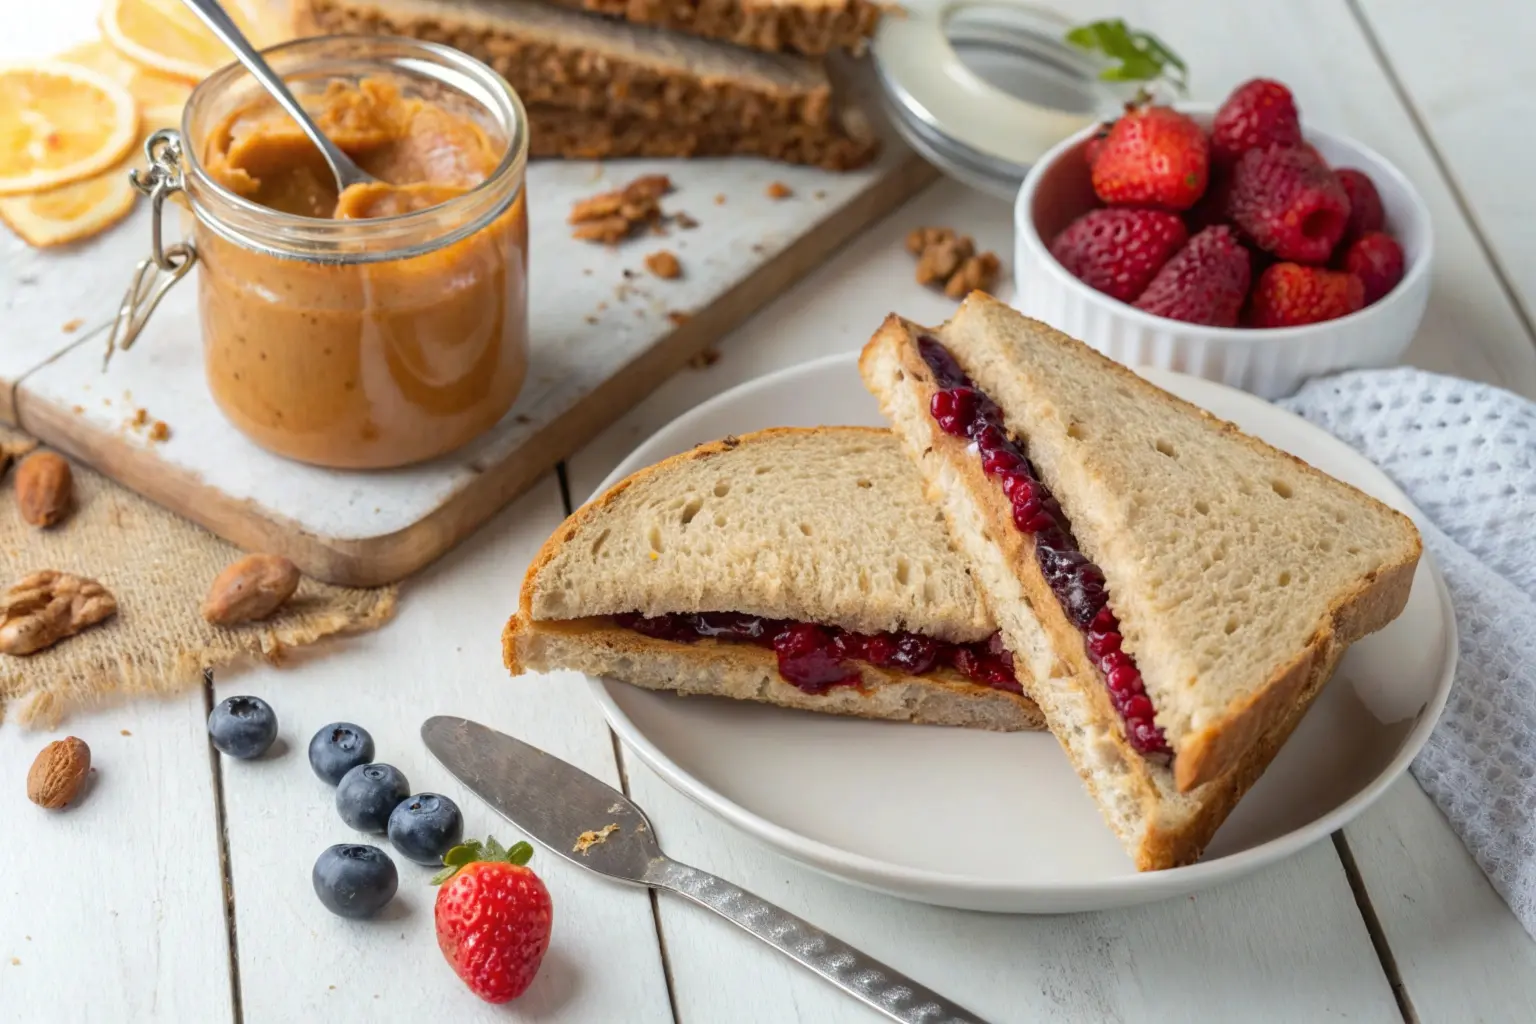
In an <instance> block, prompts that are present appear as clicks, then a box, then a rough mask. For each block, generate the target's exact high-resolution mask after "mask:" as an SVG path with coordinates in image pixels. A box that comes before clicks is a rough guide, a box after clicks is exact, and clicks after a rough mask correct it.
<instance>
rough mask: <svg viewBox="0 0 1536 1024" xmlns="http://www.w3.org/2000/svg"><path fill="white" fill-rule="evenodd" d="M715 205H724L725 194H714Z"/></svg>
mask: <svg viewBox="0 0 1536 1024" xmlns="http://www.w3.org/2000/svg"><path fill="white" fill-rule="evenodd" d="M715 205H716V206H724V205H725V193H724V192H718V193H716V194H715Z"/></svg>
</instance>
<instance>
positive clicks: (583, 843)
mask: <svg viewBox="0 0 1536 1024" xmlns="http://www.w3.org/2000/svg"><path fill="white" fill-rule="evenodd" d="M651 557H652V558H655V557H656V552H654V551H652V552H651ZM618 830H619V825H618V822H614V823H613V824H611V825H604V826H603V827H602V828H600V829H598V830H597V831H596V832H583V833H582V834H581V835H579V836H577V837H576V845H575V846H573V847H571V852H572V853H579V854H581V855H582V856H586V853H587V851H588V850H590V849H592V847H594V846H598V845H600V844H602V843H606V842H607V841H608V837H609V836H611V835H613V834H614V833H615V832H617V831H618Z"/></svg>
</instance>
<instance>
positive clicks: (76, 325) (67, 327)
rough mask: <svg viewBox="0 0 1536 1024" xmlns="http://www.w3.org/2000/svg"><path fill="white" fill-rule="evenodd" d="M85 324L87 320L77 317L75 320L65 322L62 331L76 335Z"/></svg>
mask: <svg viewBox="0 0 1536 1024" xmlns="http://www.w3.org/2000/svg"><path fill="white" fill-rule="evenodd" d="M83 323H85V318H84V317H81V316H77V317H75V318H74V319H73V320H66V321H64V326H63V327H61V328H60V330H62V331H63V332H64V333H65V334H74V333H75V332H76V331H78V330H79V329H80V325H81V324H83Z"/></svg>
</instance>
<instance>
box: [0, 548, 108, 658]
mask: <svg viewBox="0 0 1536 1024" xmlns="http://www.w3.org/2000/svg"><path fill="white" fill-rule="evenodd" d="M116 611H117V600H116V599H115V598H113V596H112V595H111V593H110V592H108V590H107V588H106V587H103V586H102V585H101V584H100V583H97V582H96V581H95V580H89V579H86V578H85V577H84V576H75V575H72V574H70V573H67V572H56V571H55V570H53V569H45V570H43V571H42V572H35V573H33V574H32V575H30V576H23V577H22V578H21V579H19V580H17V581H16V582H15V583H13V584H11V588H10V589H9V590H7V591H6V592H5V593H4V594H0V653H5V654H17V655H21V654H32V653H34V652H36V651H40V650H42V649H43V648H45V647H51V646H52V645H54V644H56V643H58V642H59V641H60V640H63V639H64V638H65V637H67V636H74V635H75V634H76V633H78V632H80V631H81V630H82V629H85V628H86V627H88V626H94V625H95V624H96V623H98V622H100V621H101V620H102V619H105V618H107V617H108V616H110V615H112V614H113V613H114V612H116Z"/></svg>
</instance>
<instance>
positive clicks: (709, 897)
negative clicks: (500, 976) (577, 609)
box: [421, 715, 984, 1024]
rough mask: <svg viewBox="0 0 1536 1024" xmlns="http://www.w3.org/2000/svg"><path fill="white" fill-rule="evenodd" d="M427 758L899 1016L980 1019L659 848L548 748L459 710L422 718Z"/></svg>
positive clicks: (505, 813) (624, 804) (616, 874)
mask: <svg viewBox="0 0 1536 1024" xmlns="http://www.w3.org/2000/svg"><path fill="white" fill-rule="evenodd" d="M421 738H422V740H423V742H425V743H426V745H427V749H428V750H429V751H431V752H432V756H433V757H435V758H437V760H438V761H439V762H440V763H441V764H442V765H443V767H444V768H447V769H448V771H449V772H451V773H452V774H453V776H454V778H456V779H458V780H459V781H460V782H462V783H464V785H465V786H467V787H468V788H469V789H470V790H472V791H473V792H474V793H475V795H477V796H479V797H480V798H481V799H482V800H484V801H485V802H486V803H488V804H490V805H491V807H492V808H493V809H494V810H495V811H496V812H497V813H498V814H500V815H501V816H502V817H504V818H506V819H507V820H508V821H510V822H512V824H514V825H516V826H517V827H518V828H520V829H522V830H523V831H524V832H525V833H527V834H528V836H529V837H531V838H532V839H534V840H535V841H537V842H538V843H539V844H540V845H542V846H544V847H546V848H548V849H549V850H551V851H553V852H555V853H557V854H559V855H560V856H561V857H564V858H565V859H566V860H568V861H570V862H571V863H573V864H578V865H580V866H581V867H584V868H590V869H591V870H593V871H596V872H598V873H600V874H603V875H607V876H608V877H609V878H614V879H618V880H619V881H622V882H630V883H633V884H638V885H647V886H652V887H654V888H658V889H665V890H667V891H669V892H673V893H676V894H677V895H679V896H682V897H684V898H685V899H688V900H691V901H692V902H694V903H696V904H698V905H699V906H701V907H704V908H706V909H709V910H713V911H714V912H715V913H717V914H719V915H720V916H722V917H724V918H725V919H726V920H728V921H730V922H731V923H732V924H735V925H736V926H737V927H739V928H742V929H743V930H745V931H747V932H750V933H751V934H752V935H754V936H756V937H757V938H759V939H761V940H762V941H763V942H766V943H767V944H768V945H770V946H772V947H773V948H775V949H777V950H778V951H779V952H781V953H784V954H785V955H787V956H789V957H790V958H792V959H793V960H795V961H796V962H798V963H800V964H802V965H803V966H805V967H808V968H810V969H811V970H812V971H815V972H816V973H817V974H819V975H821V976H822V977H823V978H825V979H826V980H828V981H830V982H832V984H834V985H836V986H837V987H839V988H841V989H842V990H843V991H845V992H847V993H848V994H849V995H852V996H854V997H855V998H857V999H859V1000H861V1001H862V1002H864V1003H866V1004H867V1005H869V1006H870V1007H872V1008H874V1009H876V1010H879V1011H880V1012H881V1013H883V1014H885V1015H886V1016H887V1017H889V1018H891V1019H892V1020H896V1021H901V1022H903V1024H984V1022H983V1021H982V1019H981V1018H980V1017H978V1016H976V1015H975V1014H974V1013H971V1012H970V1011H969V1010H966V1009H964V1008H963V1007H961V1006H960V1005H958V1004H956V1003H953V1002H951V1001H949V1000H948V999H945V998H944V997H943V996H941V995H939V994H938V993H937V992H934V991H933V990H932V989H929V988H926V987H925V986H923V985H920V984H918V983H917V982H916V981H913V980H912V979H911V978H908V977H906V976H905V975H903V974H902V973H901V972H899V971H897V970H895V969H894V968H891V967H888V966H886V965H885V964H883V963H881V962H880V961H878V960H876V959H875V958H874V957H871V956H869V955H868V954H867V953H863V952H861V951H859V950H857V949H855V948H854V947H852V946H850V945H848V944H847V943H846V942H843V941H842V940H841V939H837V938H834V937H833V936H831V935H829V934H827V933H826V932H824V931H822V930H821V929H820V928H817V927H816V926H815V925H813V924H811V923H809V922H808V921H804V920H802V919H800V918H798V917H796V916H795V915H793V914H791V913H789V912H788V911H786V910H784V909H782V908H780V907H776V906H774V905H773V904H772V903H769V902H768V901H767V900H764V899H763V898H761V897H760V896H757V895H754V894H753V893H750V892H748V891H747V890H745V889H743V888H741V887H740V886H737V885H734V884H733V883H731V882H728V881H726V880H725V879H723V878H719V877H716V876H715V875H712V874H710V873H709V872H707V871H703V870H701V869H699V868H695V867H690V866H688V865H687V864H680V863H678V862H677V861H675V860H672V859H671V858H669V857H667V856H666V855H665V854H663V853H662V851H661V846H660V844H659V843H658V842H657V840H656V833H655V831H654V830H653V829H652V828H651V822H650V819H649V818H647V817H646V816H645V812H644V811H642V810H641V809H640V808H639V807H637V806H635V804H634V803H633V802H632V801H631V800H630V799H629V797H627V796H625V795H624V794H623V793H621V792H619V791H618V790H616V789H614V788H613V787H612V786H610V785H608V784H607V783H604V782H602V781H600V780H598V779H595V778H593V777H592V776H591V775H588V774H587V773H586V772H584V771H582V770H581V769H580V768H577V767H576V766H575V765H572V764H567V763H566V762H565V761H562V760H560V759H559V758H558V757H555V756H554V755H553V754H547V753H545V752H544V751H542V750H540V749H539V748H538V747H535V746H532V745H531V744H528V743H524V742H523V741H522V740H519V739H514V738H513V737H511V736H508V735H507V734H506V733H502V732H497V731H496V730H495V729H490V728H487V727H486V726H483V725H480V724H479V723H477V722H471V721H470V720H469V719H467V718H454V717H449V716H441V715H440V716H436V717H433V718H429V719H427V720H426V722H424V723H423V724H422V726H421Z"/></svg>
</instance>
